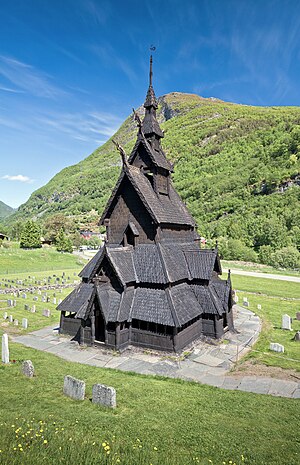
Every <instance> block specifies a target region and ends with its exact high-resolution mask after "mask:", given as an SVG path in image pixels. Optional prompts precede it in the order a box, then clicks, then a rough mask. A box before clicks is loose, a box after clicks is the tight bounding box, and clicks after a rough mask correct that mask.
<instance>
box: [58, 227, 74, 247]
mask: <svg viewBox="0 0 300 465" xmlns="http://www.w3.org/2000/svg"><path fill="white" fill-rule="evenodd" d="M56 250H58V252H69V253H72V252H73V247H72V241H71V239H70V238H69V237H67V236H66V234H65V232H64V230H63V228H60V231H59V233H58V235H57V236H56Z"/></svg>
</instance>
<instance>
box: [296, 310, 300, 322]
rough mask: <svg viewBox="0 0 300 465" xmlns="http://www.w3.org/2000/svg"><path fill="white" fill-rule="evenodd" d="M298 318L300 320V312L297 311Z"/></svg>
mask: <svg viewBox="0 0 300 465" xmlns="http://www.w3.org/2000/svg"><path fill="white" fill-rule="evenodd" d="M296 320H298V321H300V312H297V313H296Z"/></svg>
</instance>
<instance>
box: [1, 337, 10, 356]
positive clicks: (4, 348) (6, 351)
mask: <svg viewBox="0 0 300 465" xmlns="http://www.w3.org/2000/svg"><path fill="white" fill-rule="evenodd" d="M2 363H9V348H8V335H7V334H3V336H2Z"/></svg>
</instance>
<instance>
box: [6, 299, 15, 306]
mask: <svg viewBox="0 0 300 465" xmlns="http://www.w3.org/2000/svg"><path fill="white" fill-rule="evenodd" d="M7 306H8V307H13V306H14V301H13V300H10V299H9V300H8V301H7Z"/></svg>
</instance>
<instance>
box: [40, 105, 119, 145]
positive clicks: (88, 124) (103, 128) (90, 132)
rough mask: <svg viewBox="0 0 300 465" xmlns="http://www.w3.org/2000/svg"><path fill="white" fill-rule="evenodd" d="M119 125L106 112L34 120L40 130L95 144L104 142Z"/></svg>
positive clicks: (113, 117) (56, 114)
mask: <svg viewBox="0 0 300 465" xmlns="http://www.w3.org/2000/svg"><path fill="white" fill-rule="evenodd" d="M121 123H122V119H121V118H119V117H118V116H116V115H113V114H111V113H106V112H89V113H84V114H80V113H72V114H71V113H65V114H58V113H55V114H51V115H49V114H48V115H47V116H40V117H38V118H37V120H36V124H37V125H39V127H40V128H42V127H44V128H47V129H49V128H50V129H51V130H54V131H56V132H57V133H64V134H68V135H69V136H70V137H72V138H73V139H76V140H81V141H94V142H96V143H98V142H99V140H101V141H102V142H104V141H105V140H106V139H107V138H108V137H111V136H112V135H113V134H114V133H115V132H116V131H117V129H118V128H119V126H120V124H121ZM101 136H102V138H103V139H102V138H101Z"/></svg>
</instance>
